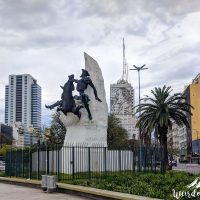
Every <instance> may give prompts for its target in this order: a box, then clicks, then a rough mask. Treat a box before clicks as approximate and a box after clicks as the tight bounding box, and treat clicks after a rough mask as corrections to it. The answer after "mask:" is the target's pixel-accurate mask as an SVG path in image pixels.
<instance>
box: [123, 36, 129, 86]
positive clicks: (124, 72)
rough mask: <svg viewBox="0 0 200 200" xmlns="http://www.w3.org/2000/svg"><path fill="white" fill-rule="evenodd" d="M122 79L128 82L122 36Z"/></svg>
mask: <svg viewBox="0 0 200 200" xmlns="http://www.w3.org/2000/svg"><path fill="white" fill-rule="evenodd" d="M122 80H123V81H126V82H128V64H127V62H126V55H125V43H124V38H123V74H122Z"/></svg>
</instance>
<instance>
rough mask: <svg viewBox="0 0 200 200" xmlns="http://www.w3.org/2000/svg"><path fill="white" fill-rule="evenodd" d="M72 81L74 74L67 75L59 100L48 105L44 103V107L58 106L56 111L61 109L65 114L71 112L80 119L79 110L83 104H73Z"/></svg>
mask: <svg viewBox="0 0 200 200" xmlns="http://www.w3.org/2000/svg"><path fill="white" fill-rule="evenodd" d="M74 81H75V80H74V75H73V74H72V75H70V76H69V80H68V81H67V82H66V83H65V85H64V87H61V88H62V89H63V93H62V96H61V100H60V101H57V102H56V103H54V104H52V105H49V106H47V105H45V107H46V108H50V109H53V108H54V107H56V106H58V107H57V111H62V112H63V113H64V114H65V115H67V113H68V112H72V113H74V114H75V115H77V116H78V118H79V119H80V117H81V112H80V111H79V110H80V109H81V108H83V106H76V104H75V100H74V97H73V95H72V91H74Z"/></svg>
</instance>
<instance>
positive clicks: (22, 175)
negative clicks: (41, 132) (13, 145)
mask: <svg viewBox="0 0 200 200" xmlns="http://www.w3.org/2000/svg"><path fill="white" fill-rule="evenodd" d="M22 177H23V178H24V150H23V149H22Z"/></svg>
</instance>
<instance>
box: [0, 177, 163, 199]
mask: <svg viewBox="0 0 200 200" xmlns="http://www.w3.org/2000/svg"><path fill="white" fill-rule="evenodd" d="M0 182H2V183H9V184H15V185H22V186H26V187H34V188H38V189H41V181H38V180H30V179H22V178H7V177H0ZM57 185H58V190H57V191H58V192H62V193H68V194H74V195H78V196H84V197H89V198H91V199H99V200H100V199H101V200H108V199H113V200H114V199H116V200H160V199H156V198H150V197H143V196H137V195H132V194H126V193H120V192H113V191H108V190H101V189H96V188H90V187H84V186H79V185H70V184H65V183H57Z"/></svg>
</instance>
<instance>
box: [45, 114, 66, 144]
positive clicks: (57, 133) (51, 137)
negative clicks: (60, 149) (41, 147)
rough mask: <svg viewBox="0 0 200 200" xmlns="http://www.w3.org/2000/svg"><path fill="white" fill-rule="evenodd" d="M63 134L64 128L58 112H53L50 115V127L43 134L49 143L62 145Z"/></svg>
mask: <svg viewBox="0 0 200 200" xmlns="http://www.w3.org/2000/svg"><path fill="white" fill-rule="evenodd" d="M65 134H66V128H65V126H64V124H63V123H62V122H61V120H60V113H59V112H55V113H54V114H53V115H52V120H51V127H50V129H48V131H47V132H46V133H45V136H46V138H47V140H48V142H49V143H50V144H51V145H63V142H64V140H65Z"/></svg>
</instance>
